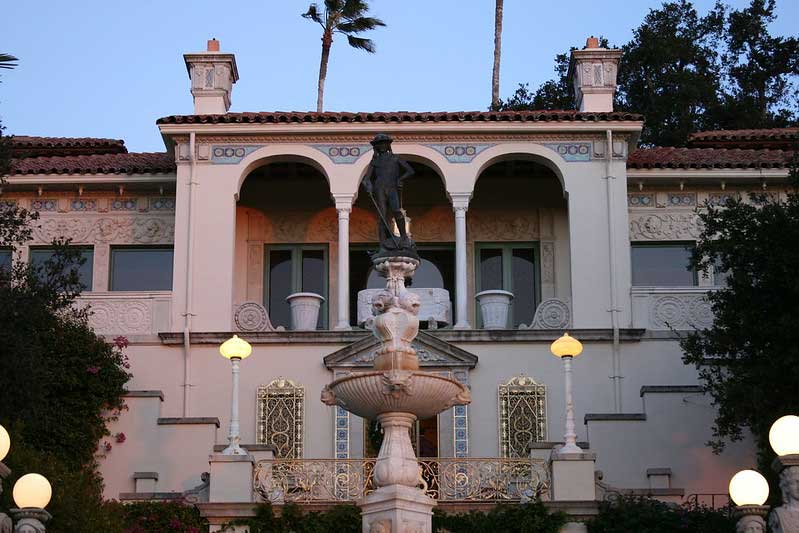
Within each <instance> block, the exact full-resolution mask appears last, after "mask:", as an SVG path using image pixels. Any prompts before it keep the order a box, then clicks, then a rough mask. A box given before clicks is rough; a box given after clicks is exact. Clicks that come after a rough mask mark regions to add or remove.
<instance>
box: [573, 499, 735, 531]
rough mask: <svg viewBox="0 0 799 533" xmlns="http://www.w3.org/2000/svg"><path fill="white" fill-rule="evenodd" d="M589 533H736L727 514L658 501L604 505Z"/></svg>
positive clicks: (637, 500) (589, 527)
mask: <svg viewBox="0 0 799 533" xmlns="http://www.w3.org/2000/svg"><path fill="white" fill-rule="evenodd" d="M588 531H589V533H627V532H628V531H646V532H647V533H677V532H680V533H683V532H685V531H691V532H692V533H735V521H734V520H733V519H732V518H731V517H730V516H728V514H727V513H725V512H722V511H718V510H714V509H710V508H708V507H704V506H696V505H682V506H677V505H670V504H667V503H663V502H661V501H658V500H652V499H648V498H637V497H623V498H619V499H617V500H613V501H610V502H603V503H602V504H601V505H600V508H599V515H597V517H596V518H595V519H594V520H592V521H591V522H589V523H588Z"/></svg>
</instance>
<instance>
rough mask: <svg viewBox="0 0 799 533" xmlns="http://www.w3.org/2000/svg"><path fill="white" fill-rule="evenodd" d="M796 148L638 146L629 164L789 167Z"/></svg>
mask: <svg viewBox="0 0 799 533" xmlns="http://www.w3.org/2000/svg"><path fill="white" fill-rule="evenodd" d="M792 158H793V152H790V151H785V150H743V149H725V148H721V149H719V148H665V147H663V148H661V147H658V148H639V149H637V150H635V151H634V152H632V153H631V154H630V156H629V157H628V158H627V168H638V169H645V168H787V167H788V166H789V165H790V163H791V159H792Z"/></svg>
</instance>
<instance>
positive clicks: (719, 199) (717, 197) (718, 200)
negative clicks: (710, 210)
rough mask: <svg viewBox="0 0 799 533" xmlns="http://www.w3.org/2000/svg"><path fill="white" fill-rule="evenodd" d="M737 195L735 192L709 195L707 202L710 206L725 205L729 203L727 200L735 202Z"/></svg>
mask: <svg viewBox="0 0 799 533" xmlns="http://www.w3.org/2000/svg"><path fill="white" fill-rule="evenodd" d="M737 196H738V195H737V194H736V193H734V192H719V193H712V194H710V195H708V197H707V201H708V203H710V205H724V204H726V203H727V200H733V199H735V198H737Z"/></svg>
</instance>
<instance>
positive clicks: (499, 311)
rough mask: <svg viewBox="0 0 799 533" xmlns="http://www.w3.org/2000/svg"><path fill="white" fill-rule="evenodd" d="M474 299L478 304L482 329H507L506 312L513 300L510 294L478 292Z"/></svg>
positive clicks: (493, 291) (497, 291) (494, 291)
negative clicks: (481, 318)
mask: <svg viewBox="0 0 799 533" xmlns="http://www.w3.org/2000/svg"><path fill="white" fill-rule="evenodd" d="M474 297H475V298H476V299H477V303H478V304H480V313H481V314H482V317H483V329H506V328H507V327H508V312H509V310H510V303H511V301H512V300H513V293H512V292H508V291H502V290H499V289H492V290H488V291H483V292H478V293H477V294H475V295H474Z"/></svg>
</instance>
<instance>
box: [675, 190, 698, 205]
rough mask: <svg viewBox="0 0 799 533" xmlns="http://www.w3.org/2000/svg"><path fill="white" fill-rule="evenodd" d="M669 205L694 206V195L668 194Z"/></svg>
mask: <svg viewBox="0 0 799 533" xmlns="http://www.w3.org/2000/svg"><path fill="white" fill-rule="evenodd" d="M669 205H670V206H672V207H693V206H695V205H696V193H692V192H670V193H669Z"/></svg>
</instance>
